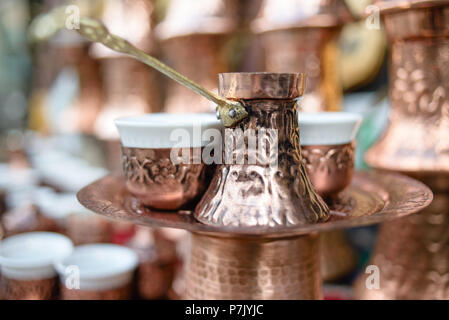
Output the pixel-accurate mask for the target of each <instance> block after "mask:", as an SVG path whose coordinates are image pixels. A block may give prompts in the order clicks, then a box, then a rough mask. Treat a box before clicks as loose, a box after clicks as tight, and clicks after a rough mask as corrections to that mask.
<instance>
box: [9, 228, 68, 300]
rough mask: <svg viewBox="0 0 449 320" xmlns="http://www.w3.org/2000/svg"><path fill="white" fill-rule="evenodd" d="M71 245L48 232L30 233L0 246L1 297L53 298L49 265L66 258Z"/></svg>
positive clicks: (52, 272)
mask: <svg viewBox="0 0 449 320" xmlns="http://www.w3.org/2000/svg"><path fill="white" fill-rule="evenodd" d="M72 250H73V244H72V242H71V241H70V239H68V238H67V237H65V236H63V235H61V234H57V233H52V232H30V233H23V234H19V235H16V236H12V237H8V238H6V239H4V240H3V241H2V242H1V244H0V264H1V271H2V272H1V274H2V277H1V296H2V298H3V299H11V300H47V299H54V298H56V297H57V293H58V290H57V289H58V286H57V283H58V282H57V273H56V271H55V269H54V268H53V262H54V261H55V260H56V259H60V258H63V257H66V256H67V255H70V253H71V252H72Z"/></svg>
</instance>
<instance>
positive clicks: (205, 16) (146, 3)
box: [0, 0, 389, 299]
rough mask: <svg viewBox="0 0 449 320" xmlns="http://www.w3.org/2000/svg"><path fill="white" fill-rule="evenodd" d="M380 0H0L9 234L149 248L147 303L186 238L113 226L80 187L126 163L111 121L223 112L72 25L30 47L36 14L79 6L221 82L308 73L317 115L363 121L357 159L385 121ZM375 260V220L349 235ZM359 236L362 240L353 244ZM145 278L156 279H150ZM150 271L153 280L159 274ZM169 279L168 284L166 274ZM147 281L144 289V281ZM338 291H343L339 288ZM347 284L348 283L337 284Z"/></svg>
mask: <svg viewBox="0 0 449 320" xmlns="http://www.w3.org/2000/svg"><path fill="white" fill-rule="evenodd" d="M371 2H372V1H370V0H346V1H343V0H335V1H311V0H307V1H300V0H296V1H295V0H283V1H262V0H195V1H187V0H89V1H88V0H84V1H81V0H79V1H62V0H61V1H57V0H1V1H0V215H1V221H2V229H3V234H4V236H10V235H13V234H18V233H22V232H27V231H56V232H60V233H64V234H66V235H68V236H69V237H70V238H71V239H72V240H73V241H74V243H75V244H84V243H95V242H112V243H117V244H121V245H126V246H129V247H132V248H134V249H135V250H138V252H139V254H140V255H139V257H140V258H141V262H142V264H143V265H144V266H146V267H141V268H140V271H139V272H140V277H141V279H153V280H151V281H153V282H151V281H150V282H151V284H152V286H149V285H148V281H149V280H146V281H142V282H141V283H142V285H141V287H139V289H138V290H137V291H136V292H137V293H136V297H138V298H143V299H153V298H166V297H176V292H179V291H182V281H181V280H179V279H181V278H182V272H181V271H180V270H182V261H183V257H184V256H185V251H186V249H185V245H183V244H185V241H184V239H186V237H187V235H186V234H184V233H183V232H182V231H174V230H149V229H145V228H136V227H134V226H132V225H128V224H125V223H117V222H112V221H108V220H104V219H103V218H100V217H98V216H96V215H94V214H92V213H91V212H89V211H87V210H86V209H84V208H83V207H81V205H79V204H78V202H77V200H76V198H75V193H76V192H77V191H78V190H79V189H80V188H82V187H83V186H85V185H87V184H89V183H90V182H92V181H94V180H96V179H98V178H100V177H102V176H104V175H105V174H107V173H108V172H119V171H120V143H119V140H118V133H117V132H116V130H115V127H114V125H113V121H112V120H113V119H115V118H117V117H120V116H125V115H135V114H142V113H148V112H161V111H164V112H175V113H176V112H213V106H211V105H210V103H209V102H208V101H207V100H205V99H203V98H202V97H199V96H197V95H195V94H192V93H190V92H189V91H188V90H187V89H185V88H183V87H181V86H179V85H178V84H176V83H175V82H173V81H172V80H170V79H168V78H166V77H164V76H162V75H160V74H158V73H157V72H155V71H153V70H152V69H150V68H149V67H147V66H145V65H143V64H141V63H139V62H136V61H134V60H132V59H130V58H128V57H126V56H122V55H119V54H117V53H114V52H112V51H111V50H108V49H106V48H105V47H103V46H101V45H98V44H92V43H89V42H86V41H85V40H84V39H83V38H81V37H80V36H78V34H77V33H76V32H74V31H69V30H63V31H60V32H58V33H56V34H55V35H54V36H51V37H49V38H46V39H42V40H41V41H30V40H29V39H30V36H29V26H30V24H31V22H32V21H33V19H34V18H35V17H37V16H38V15H40V14H42V13H45V12H48V11H49V10H51V9H52V8H55V7H57V6H61V5H68V4H73V5H75V6H76V8H78V9H79V10H80V13H81V14H82V15H88V16H91V17H96V18H99V19H101V20H102V21H104V22H105V24H106V25H107V26H108V27H109V29H110V30H111V31H112V32H114V33H116V34H118V35H120V36H122V37H124V38H126V39H128V40H130V41H131V42H132V43H133V44H135V45H137V46H138V47H139V48H141V49H143V50H145V51H147V52H149V53H150V54H152V55H154V56H156V57H158V58H159V59H161V60H162V61H164V62H166V63H167V64H169V65H170V66H172V67H174V68H175V69H177V70H178V71H180V72H181V73H184V74H185V75H187V76H188V77H191V78H192V79H193V80H195V81H197V82H199V83H200V84H202V85H203V86H205V87H206V88H209V89H214V88H215V87H216V84H217V76H216V75H217V73H220V72H230V71H278V72H282V71H290V72H304V71H305V72H307V74H308V86H307V91H306V95H305V97H304V99H303V101H302V103H301V107H302V108H303V109H304V110H305V111H312V112H313V111H320V110H321V111H340V110H345V111H350V112H356V113H360V114H362V115H363V116H364V119H365V120H364V123H363V126H362V128H361V130H360V133H359V136H358V151H357V152H358V153H357V159H356V166H357V168H359V169H365V168H366V165H365V164H364V162H363V153H364V151H365V150H366V149H367V148H368V147H369V146H371V145H372V144H373V142H374V141H376V139H377V138H378V137H379V135H380V134H381V132H382V130H383V128H384V127H385V125H386V121H387V116H388V110H389V105H388V101H387V100H386V96H387V85H388V83H387V82H388V77H387V63H386V57H387V56H388V55H387V41H386V37H385V35H384V32H383V30H382V28H381V26H379V25H375V24H374V25H369V24H368V22H367V21H366V19H365V18H364V15H365V13H366V12H365V8H366V7H367V6H369V5H370V4H371ZM348 236H349V240H350V243H351V245H352V247H353V248H354V250H356V252H357V257H358V258H357V259H358V260H357V266H359V267H360V266H361V265H363V263H364V262H365V261H366V258H367V257H368V255H369V252H370V250H371V247H372V244H373V240H374V238H375V228H362V229H356V230H352V231H350V233H348ZM355 240H356V241H355ZM356 272H357V269H356V268H354V267H353V268H352V270H350V272H349V273H347V274H345V275H343V276H339V277H337V278H336V279H335V277H334V279H332V281H329V283H331V284H337V285H338V287H334V286H332V285H331V286H329V288H330V289H329V293H328V298H345V297H346V296H345V294H346V293H347V291H345V289H344V288H345V285H347V284H349V283H350V282H351V280H352V275H354V274H355V273H356ZM145 277H147V278H145ZM148 277H149V278H148ZM154 279H159V280H157V281H156V280H154ZM144 282H145V285H143V283H144ZM335 288H337V289H335ZM338 288H343V289H341V290H340V289H338Z"/></svg>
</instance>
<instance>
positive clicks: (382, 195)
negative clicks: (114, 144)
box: [77, 171, 433, 238]
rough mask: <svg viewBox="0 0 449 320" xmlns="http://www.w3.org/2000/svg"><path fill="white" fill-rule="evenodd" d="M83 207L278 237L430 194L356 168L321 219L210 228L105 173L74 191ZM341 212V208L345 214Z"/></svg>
mask: <svg viewBox="0 0 449 320" xmlns="http://www.w3.org/2000/svg"><path fill="white" fill-rule="evenodd" d="M77 197H78V200H79V202H80V203H81V204H83V205H84V206H85V207H86V208H88V209H90V210H92V211H94V212H96V213H98V214H101V215H104V216H106V217H108V218H111V219H118V220H126V221H130V222H133V223H136V224H140V225H144V226H152V227H169V228H176V229H185V230H188V231H192V232H198V233H206V234H210V235H214V236H222V237H223V236H224V237H226V236H240V237H253V236H257V237H265V238H279V237H289V236H296V235H301V234H307V233H312V232H318V231H330V230H335V229H342V228H353V227H360V226H367V225H371V224H376V223H380V222H385V221H388V220H392V219H396V218H400V217H403V216H407V215H409V214H412V213H415V212H418V211H421V210H422V209H423V208H425V207H427V206H428V205H429V204H430V203H431V202H432V199H433V194H432V192H431V190H430V189H429V188H428V187H427V186H425V185H424V184H423V183H421V182H419V181H417V180H414V179H412V178H409V177H406V176H404V175H401V174H396V173H380V172H374V171H371V172H356V173H355V174H354V178H353V180H352V183H351V186H350V187H348V188H347V189H346V190H345V191H344V192H343V193H342V199H343V200H342V201H340V202H339V203H338V201H337V203H336V204H334V205H331V209H332V210H331V213H330V215H331V218H330V219H329V220H328V221H327V222H322V223H317V224H311V225H302V226H288V227H269V228H267V227H263V228H261V227H216V226H210V225H206V224H202V223H200V222H198V221H196V220H195V219H194V217H193V214H190V213H189V212H183V211H179V212H156V211H151V210H149V209H147V208H144V207H142V206H140V204H139V202H138V201H137V199H135V198H134V197H132V196H131V195H130V194H129V192H128V191H127V190H126V188H125V183H124V179H123V177H121V176H113V175H109V176H106V177H104V178H102V179H100V180H97V181H95V182H93V183H92V184H90V185H88V186H86V187H85V188H83V189H82V190H80V191H79V192H78V194H77ZM345 212H346V213H345Z"/></svg>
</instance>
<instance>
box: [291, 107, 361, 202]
mask: <svg viewBox="0 0 449 320" xmlns="http://www.w3.org/2000/svg"><path fill="white" fill-rule="evenodd" d="M361 121H362V117H361V116H359V115H357V114H353V113H346V112H317V113H299V127H300V128H301V132H300V135H301V151H302V156H303V161H304V163H305V166H306V169H307V173H308V175H309V178H310V181H311V182H312V185H313V186H314V188H315V191H316V192H317V193H318V194H319V195H320V196H322V197H323V198H331V197H334V196H336V195H338V193H339V192H341V191H343V190H344V189H345V188H346V187H347V186H348V185H349V184H350V183H351V178H352V174H353V171H354V151H355V143H354V138H355V135H356V133H357V130H358V128H359V126H360V123H361Z"/></svg>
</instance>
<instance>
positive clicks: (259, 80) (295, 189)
mask: <svg viewBox="0 0 449 320" xmlns="http://www.w3.org/2000/svg"><path fill="white" fill-rule="evenodd" d="M218 80H219V85H218V87H219V90H218V91H219V93H220V94H221V95H222V96H224V97H227V98H229V97H230V96H233V97H235V98H238V97H239V96H241V99H243V100H241V101H242V103H243V104H244V106H245V109H246V110H247V112H248V117H247V118H245V119H244V120H243V121H242V122H241V123H240V124H238V125H237V126H236V127H234V128H228V129H226V132H225V138H224V139H223V140H224V141H223V146H224V148H223V159H225V160H224V161H223V162H224V164H219V165H217V169H216V171H215V174H214V176H213V178H212V181H211V184H210V185H209V188H208V189H207V191H206V193H205V194H204V195H203V197H202V198H201V200H200V202H199V203H198V205H197V206H196V208H195V211H194V215H195V218H196V219H197V220H198V221H200V222H202V223H204V224H208V225H215V226H233V227H266V228H278V227H285V226H292V225H304V224H313V223H317V222H320V221H325V220H327V219H328V208H327V206H326V204H325V203H324V201H323V200H322V199H321V197H319V196H318V195H317V194H316V193H315V191H314V189H313V187H312V185H311V183H310V181H309V178H308V176H307V173H306V169H305V166H304V163H303V162H302V157H301V150H300V143H299V128H298V120H297V119H298V113H297V99H296V98H298V97H299V95H300V94H301V92H300V89H301V87H302V85H303V81H304V75H303V74H270V73H225V74H220V75H219V78H218ZM250 134H252V135H253V136H254V137H257V138H255V139H259V140H261V139H263V141H264V143H265V146H266V147H265V149H264V150H260V149H261V148H260V143H259V149H258V150H256V148H255V147H253V146H252V145H251V140H252V139H250V138H249V135H250ZM245 135H246V136H247V138H245ZM242 145H243V147H241V146H242ZM273 159H275V162H276V163H275V164H274V161H273ZM251 160H254V161H251Z"/></svg>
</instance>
